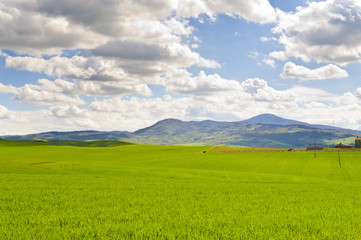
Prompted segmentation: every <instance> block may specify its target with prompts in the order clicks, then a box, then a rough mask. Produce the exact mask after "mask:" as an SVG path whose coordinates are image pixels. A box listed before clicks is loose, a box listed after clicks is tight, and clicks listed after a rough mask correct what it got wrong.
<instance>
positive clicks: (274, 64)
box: [263, 58, 276, 68]
mask: <svg viewBox="0 0 361 240" xmlns="http://www.w3.org/2000/svg"><path fill="white" fill-rule="evenodd" d="M263 62H264V63H266V64H267V65H270V66H271V67H273V68H275V67H276V62H275V60H273V59H269V58H266V59H263Z"/></svg>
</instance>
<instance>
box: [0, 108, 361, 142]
mask: <svg viewBox="0 0 361 240" xmlns="http://www.w3.org/2000/svg"><path fill="white" fill-rule="evenodd" d="M358 135H361V132H359V131H356V130H349V129H342V128H337V127H332V126H326V125H314V124H309V123H305V122H300V121H295V120H289V119H285V118H281V117H278V116H275V115H272V114H261V115H258V116H255V117H252V118H250V119H247V120H244V121H238V122H217V121H212V120H205V121H181V120H178V119H164V120H161V121H159V122H157V123H155V124H154V125H152V126H149V127H146V128H143V129H139V130H137V131H135V132H126V131H108V132H107V131H75V132H44V133H37V134H29V135H22V136H20V135H17V136H3V138H8V139H37V140H46V141H54V140H79V141H85V140H123V141H128V142H132V143H138V144H167V145H207V146H209V145H221V146H230V145H232V146H233V145H234V146H248V147H276V148H297V147H307V145H308V144H312V143H315V142H317V143H322V144H329V145H332V144H336V143H339V142H343V143H347V144H353V143H354V139H355V137H356V136H358Z"/></svg>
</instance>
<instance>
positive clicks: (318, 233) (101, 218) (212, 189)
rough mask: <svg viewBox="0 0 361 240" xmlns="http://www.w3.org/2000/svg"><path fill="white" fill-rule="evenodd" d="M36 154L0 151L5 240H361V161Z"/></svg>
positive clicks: (297, 156)
mask: <svg viewBox="0 0 361 240" xmlns="http://www.w3.org/2000/svg"><path fill="white" fill-rule="evenodd" d="M33 145H34V144H33V143H28V144H20V145H19V144H18V145H16V144H14V142H12V143H9V142H0V166H1V167H0V212H1V214H0V239H359V238H360V236H361V217H360V216H361V191H360V189H361V153H360V152H342V153H341V162H342V167H341V168H340V166H339V160H338V153H335V152H320V153H318V155H317V157H316V158H314V154H313V152H233V153H232V152H228V153H221V152H209V150H211V149H212V147H185V146H142V145H124V146H115V147H84V146H83V147H74V146H51V145H39V146H37V147H34V146H33ZM204 150H207V153H206V154H204V153H203V151H204Z"/></svg>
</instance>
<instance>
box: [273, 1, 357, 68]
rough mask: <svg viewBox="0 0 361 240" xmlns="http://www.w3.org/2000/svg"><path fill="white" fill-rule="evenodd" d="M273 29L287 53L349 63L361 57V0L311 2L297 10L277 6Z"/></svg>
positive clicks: (343, 63) (306, 58) (307, 59)
mask: <svg viewBox="0 0 361 240" xmlns="http://www.w3.org/2000/svg"><path fill="white" fill-rule="evenodd" d="M277 15H278V23H277V26H276V27H275V28H274V29H273V32H274V33H276V34H279V35H280V37H279V42H280V43H281V44H283V45H284V47H285V54H286V55H287V56H288V57H296V58H300V59H302V60H303V61H305V62H309V61H311V60H314V61H317V62H329V63H336V64H339V65H346V64H349V63H353V62H359V61H360V60H361V43H360V41H358V39H360V37H361V4H360V2H359V1H358V0H326V1H320V2H309V5H308V6H306V7H298V8H297V10H296V12H289V13H285V12H282V11H281V10H277Z"/></svg>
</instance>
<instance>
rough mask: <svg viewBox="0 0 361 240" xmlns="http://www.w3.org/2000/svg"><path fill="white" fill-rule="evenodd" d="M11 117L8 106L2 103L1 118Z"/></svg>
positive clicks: (0, 108) (0, 107)
mask: <svg viewBox="0 0 361 240" xmlns="http://www.w3.org/2000/svg"><path fill="white" fill-rule="evenodd" d="M9 117H10V112H9V110H8V109H7V108H6V107H4V106H2V105H0V119H7V118H9Z"/></svg>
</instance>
